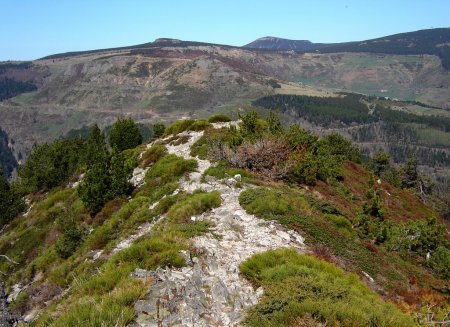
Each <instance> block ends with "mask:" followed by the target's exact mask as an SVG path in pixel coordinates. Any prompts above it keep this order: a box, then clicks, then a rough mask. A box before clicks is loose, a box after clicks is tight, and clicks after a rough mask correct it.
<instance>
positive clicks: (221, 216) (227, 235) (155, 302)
mask: <svg viewBox="0 0 450 327" xmlns="http://www.w3.org/2000/svg"><path fill="white" fill-rule="evenodd" d="M182 134H183V135H188V136H190V139H189V141H188V142H186V143H184V144H179V145H168V146H167V149H168V152H169V153H173V154H176V155H178V156H182V157H183V158H185V159H193V158H192V157H191V156H190V148H191V146H192V144H194V143H195V142H196V141H197V140H198V139H199V138H200V137H201V136H202V135H203V132H184V133H182ZM183 135H181V136H183ZM194 159H196V160H197V161H198V170H197V172H194V173H191V174H190V175H189V177H188V178H186V179H184V180H182V181H181V186H180V189H182V190H184V191H187V192H192V191H194V190H195V189H202V190H204V191H211V190H217V191H219V192H220V194H221V197H222V204H221V206H220V207H218V208H215V209H213V210H212V211H210V212H208V213H205V214H202V215H200V216H197V217H193V219H195V220H203V219H207V220H209V221H212V222H214V223H215V226H214V227H213V228H212V229H211V231H210V232H209V233H207V234H206V235H203V236H200V237H195V238H193V239H192V242H193V247H194V248H195V249H196V253H199V254H200V255H198V256H192V255H191V254H190V253H189V252H185V253H184V254H183V256H184V257H185V259H186V267H183V268H181V269H178V270H177V269H161V268H159V269H157V270H156V271H155V272H150V271H144V270H136V271H135V276H136V277H138V278H151V279H152V281H153V282H152V284H151V286H150V288H149V292H148V294H147V296H146V297H145V299H142V300H140V301H138V302H137V303H136V305H135V309H136V310H137V311H138V318H137V320H136V325H137V326H237V325H239V324H240V322H242V319H243V318H244V314H245V309H246V308H248V307H250V306H252V305H254V304H256V303H257V302H258V299H259V297H260V296H261V295H262V289H254V288H253V287H252V286H251V285H250V284H249V283H248V282H247V281H246V280H245V279H243V278H242V277H241V276H240V275H239V269H238V266H239V264H240V263H241V262H243V261H244V260H245V259H247V258H249V257H250V256H252V255H253V254H255V253H260V252H264V251H267V250H270V249H277V248H286V247H294V248H296V249H298V250H299V251H304V250H305V247H304V243H303V241H304V240H303V238H302V237H301V236H300V235H299V234H297V233H296V232H294V231H287V230H285V229H284V228H283V227H282V226H280V225H279V224H277V223H275V222H268V221H264V220H262V219H259V218H257V217H255V216H253V215H249V214H247V213H246V212H245V210H244V209H243V208H242V207H241V206H240V204H239V194H240V192H242V191H243V190H245V188H246V186H244V188H236V187H235V185H236V182H238V181H240V180H241V176H234V177H232V178H229V179H227V180H226V181H225V183H222V182H221V181H217V180H215V179H214V178H211V177H208V178H206V182H201V176H202V174H203V173H204V172H205V170H206V169H208V168H209V167H210V166H211V163H210V162H209V161H207V160H199V159H198V158H194Z"/></svg>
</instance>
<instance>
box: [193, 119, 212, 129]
mask: <svg viewBox="0 0 450 327" xmlns="http://www.w3.org/2000/svg"><path fill="white" fill-rule="evenodd" d="M211 126H212V125H211V123H209V122H208V121H207V120H196V121H194V123H193V124H192V125H191V126H189V128H188V130H190V131H197V132H198V131H204V130H205V129H207V128H208V127H211Z"/></svg>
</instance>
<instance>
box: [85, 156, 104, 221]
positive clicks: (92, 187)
mask: <svg viewBox="0 0 450 327" xmlns="http://www.w3.org/2000/svg"><path fill="white" fill-rule="evenodd" d="M78 195H79V196H80V198H81V200H82V201H83V203H84V205H85V207H86V208H88V209H89V212H90V213H91V214H92V215H95V214H96V213H97V212H99V211H100V210H101V209H102V208H103V206H104V205H105V203H106V202H108V201H109V200H111V199H112V193H111V175H110V173H109V167H108V164H107V162H106V161H99V162H97V163H94V164H93V165H92V166H91V168H90V169H89V170H88V171H87V173H86V176H84V179H83V182H82V183H81V184H80V186H79V187H78Z"/></svg>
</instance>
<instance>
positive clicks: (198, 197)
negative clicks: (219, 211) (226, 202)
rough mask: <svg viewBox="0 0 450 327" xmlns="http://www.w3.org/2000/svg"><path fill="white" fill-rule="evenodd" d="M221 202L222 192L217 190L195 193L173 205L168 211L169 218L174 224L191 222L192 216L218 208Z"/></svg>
mask: <svg viewBox="0 0 450 327" xmlns="http://www.w3.org/2000/svg"><path fill="white" fill-rule="evenodd" d="M221 202H222V200H221V198H220V194H219V192H217V191H213V192H209V193H203V192H199V193H194V194H193V195H191V196H189V197H187V198H186V199H185V200H184V201H181V202H179V203H177V204H175V205H173V206H172V207H171V208H170V210H169V211H168V212H167V219H168V220H169V221H170V222H171V223H174V224H186V223H189V222H191V220H190V217H191V216H195V215H198V214H201V213H203V212H205V211H207V210H210V209H212V208H216V207H218V206H220V204H221Z"/></svg>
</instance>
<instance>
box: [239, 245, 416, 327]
mask: <svg viewBox="0 0 450 327" xmlns="http://www.w3.org/2000/svg"><path fill="white" fill-rule="evenodd" d="M239 269H240V271H241V272H242V274H243V275H244V276H245V277H246V278H247V279H248V280H250V282H252V283H253V284H256V285H260V286H262V287H263V288H264V295H263V297H262V298H261V300H260V302H259V303H258V304H257V305H255V306H254V307H252V308H251V309H250V310H249V311H248V315H247V318H246V321H245V324H246V325H247V326H258V327H259V326H316V325H319V324H320V325H326V326H354V327H357V326H361V327H363V326H364V327H365V326H380V327H381V326H385V327H388V326H399V327H400V326H405V327H407V326H408V327H410V326H417V325H416V324H415V322H414V320H413V318H412V317H411V316H408V315H406V314H404V313H402V312H400V311H399V310H398V309H397V308H395V306H394V305H392V304H390V303H386V302H383V301H382V300H381V298H380V297H379V296H378V295H377V294H375V293H374V292H372V291H370V290H369V289H368V288H367V286H366V285H364V284H363V283H362V282H361V281H360V280H359V278H358V277H357V276H356V275H354V274H346V273H345V272H344V271H342V270H341V269H339V268H338V267H336V266H334V265H332V264H329V263H327V262H325V261H322V260H318V259H316V258H314V257H311V256H306V255H301V254H299V253H298V252H296V251H295V250H291V249H283V250H272V251H267V252H264V253H260V254H256V255H254V256H252V257H251V258H249V259H247V260H246V261H244V262H243V263H242V264H241V265H240V266H239ZM306 322H309V323H312V324H308V325H306V324H305V323H306Z"/></svg>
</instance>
